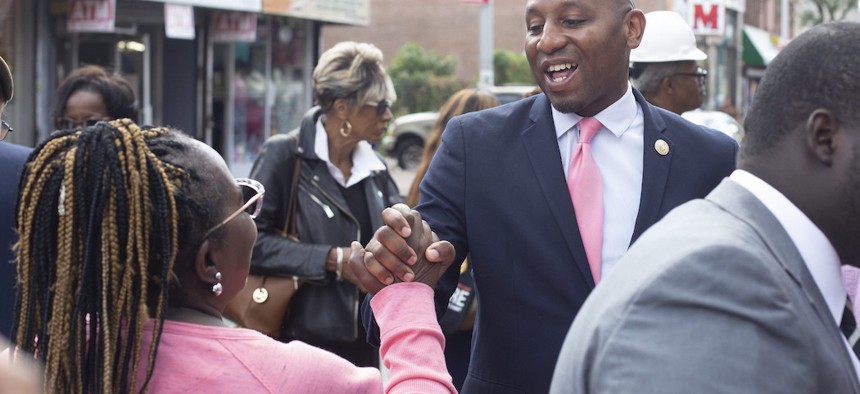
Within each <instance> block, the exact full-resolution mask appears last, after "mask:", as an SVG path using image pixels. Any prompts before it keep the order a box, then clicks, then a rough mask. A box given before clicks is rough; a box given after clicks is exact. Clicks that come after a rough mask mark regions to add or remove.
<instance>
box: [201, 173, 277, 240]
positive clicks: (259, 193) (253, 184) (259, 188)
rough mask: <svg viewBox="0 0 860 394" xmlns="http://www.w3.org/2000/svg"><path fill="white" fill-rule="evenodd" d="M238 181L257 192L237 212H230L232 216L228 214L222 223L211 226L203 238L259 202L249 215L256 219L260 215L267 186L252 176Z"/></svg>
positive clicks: (237, 179)
mask: <svg viewBox="0 0 860 394" xmlns="http://www.w3.org/2000/svg"><path fill="white" fill-rule="evenodd" d="M236 183H237V184H238V185H239V186H247V187H250V188H251V189H254V191H256V194H254V195H253V196H252V197H251V198H249V199H248V201H246V202H245V204H243V205H242V206H241V207H239V209H237V210H236V212H233V213H232V214H230V216H227V218H225V219H224V220H222V221H221V222H220V223H218V224H216V225H215V226H214V227H212V228H210V229H209V231H206V235H204V236H203V239H206V238H209V236H210V235H212V233H213V232H215V230H218V229H219V228H221V227H222V226H224V225H225V224H227V223H229V222H230V221H231V220H233V219H234V218H235V217H236V216H239V214H240V213H242V212H245V210H246V209H248V207H250V206H251V204H254V203H256V204H257V206H255V207H254V212H253V213H249V215H251V219H256V218H257V215H259V214H260V211H261V210H262V209H263V195H264V194H266V188H265V186H263V184H262V183H260V182H257V181H255V180H253V179H250V178H236Z"/></svg>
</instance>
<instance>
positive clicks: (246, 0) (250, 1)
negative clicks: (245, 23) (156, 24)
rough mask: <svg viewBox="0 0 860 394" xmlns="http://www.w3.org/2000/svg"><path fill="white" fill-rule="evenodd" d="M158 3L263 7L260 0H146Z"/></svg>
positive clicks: (242, 8) (256, 9) (235, 8)
mask: <svg viewBox="0 0 860 394" xmlns="http://www.w3.org/2000/svg"><path fill="white" fill-rule="evenodd" d="M147 1H156V2H159V3H171V4H185V5H191V6H195V7H206V8H215V9H219V10H232V11H246V12H260V11H262V9H263V3H262V0H230V1H225V0H147Z"/></svg>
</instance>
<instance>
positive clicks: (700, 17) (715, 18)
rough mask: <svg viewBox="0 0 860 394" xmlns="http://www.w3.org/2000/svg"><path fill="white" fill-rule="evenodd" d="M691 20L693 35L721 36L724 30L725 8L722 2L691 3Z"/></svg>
mask: <svg viewBox="0 0 860 394" xmlns="http://www.w3.org/2000/svg"><path fill="white" fill-rule="evenodd" d="M689 4H690V12H689V14H688V15H690V17H691V18H692V20H691V21H690V26H691V27H692V28H693V33H695V34H696V35H700V36H721V35H723V33H724V32H725V28H726V8H725V7H724V6H723V3H722V2H711V1H691V2H690V3H689Z"/></svg>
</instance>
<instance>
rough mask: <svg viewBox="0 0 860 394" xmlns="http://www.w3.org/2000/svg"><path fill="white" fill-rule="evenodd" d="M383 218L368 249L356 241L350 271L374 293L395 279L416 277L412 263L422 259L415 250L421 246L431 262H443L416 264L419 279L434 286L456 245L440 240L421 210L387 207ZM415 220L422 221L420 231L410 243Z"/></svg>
mask: <svg viewBox="0 0 860 394" xmlns="http://www.w3.org/2000/svg"><path fill="white" fill-rule="evenodd" d="M382 218H383V222H384V223H385V226H382V227H380V228H379V230H377V231H376V233H375V234H374V236H373V239H371V241H370V242H368V244H367V250H365V249H363V248H362V247H361V245H360V244H358V243H356V242H354V243H353V246H352V253H351V255H350V260H349V264H348V267H349V270H350V271H351V273H352V274H354V275H355V276H356V277H357V278H358V280H359V281H360V283H361V285H362V286H363V287H364V288H365V289H367V291H368V292H369V293H371V294H375V293H376V292H377V291H379V290H381V289H382V288H383V287H385V286H386V285H389V284H391V283H394V282H395V281H406V282H409V281H412V280H415V278H416V272H415V271H413V265H414V264H416V263H417V262H418V260H419V259H418V257H417V256H419V254H418V253H416V249H418V251H419V252H420V253H421V256H423V257H424V258H426V260H427V261H428V262H430V263H440V264H441V265H440V266H430V267H425V265H424V264H422V265H421V266H419V267H416V269H418V274H420V275H421V276H420V280H421V281H422V282H424V283H427V284H428V285H431V286H435V281H436V280H438V277H439V276H441V273H443V272H444V271H445V269H447V266H450V264H451V263H452V262H453V261H454V256H455V253H454V247H453V246H452V245H451V244H450V243H449V242H447V241H438V238H437V237H436V236H435V234H433V232H432V231H431V230H430V228H429V226H427V225H426V223H425V222H423V220H421V216H420V215H419V214H418V212H416V211H413V210H411V209H409V207H408V206H406V205H404V204H397V205H395V206H393V207H391V208H386V209H385V210H384V211H383V212H382ZM414 223H420V225H421V231H420V232H419V233H418V234H417V235H416V237H412V238H411V239H410V242H407V238H410V237H411V236H412V235H413V234H412V233H413V224H414ZM424 226H427V227H426V228H425V227H424ZM368 252H369V253H368ZM434 277H435V279H434Z"/></svg>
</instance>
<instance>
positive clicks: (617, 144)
mask: <svg viewBox="0 0 860 394" xmlns="http://www.w3.org/2000/svg"><path fill="white" fill-rule="evenodd" d="M525 19H526V24H527V35H526V47H525V49H526V55H527V57H528V59H529V63H530V64H531V67H532V70H533V72H534V75H535V78H536V80H537V82H538V84H539V85H540V87H541V89H542V91H543V94H538V95H535V96H532V97H529V98H527V99H523V100H520V101H518V102H515V103H512V104H509V105H504V106H501V107H496V108H493V109H489V110H485V111H480V112H476V113H472V114H467V115H464V116H460V117H457V118H454V119H452V120H451V121H450V122H449V123H448V126H447V128H446V130H445V132H444V133H443V136H442V145H441V146H440V148H439V150H438V152H437V153H436V157H435V158H434V159H433V161H432V163H431V165H430V168H429V170H428V172H427V175H426V177H425V178H424V181H423V182H422V183H421V203H420V204H419V205H418V207H417V208H416V210H417V211H413V212H410V211H409V210H408V209H405V207H401V206H397V207H396V208H397V209H388V210H386V211H385V212H384V214H383V216H384V218H385V222H386V223H387V224H388V226H387V227H382V228H380V229H379V230H378V231H377V233H376V234H375V236H374V238H373V240H371V241H370V242H369V243H368V245H367V247H366V249H367V250H368V251H369V252H371V253H368V254H366V255H365V259H364V261H363V263H364V264H361V263H355V264H350V266H351V269H352V270H353V272H354V273H356V275H358V276H359V277H360V278H362V284H363V285H364V286H365V288H367V289H368V290H369V291H370V292H374V291H376V290H378V289H379V288H381V287H382V286H384V285H385V284H387V283H391V282H393V281H396V280H410V279H411V276H410V275H409V274H410V269H409V266H410V263H411V262H413V261H415V259H416V257H417V256H419V255H420V256H424V257H426V258H427V259H429V260H431V261H439V260H440V259H441V258H440V257H439V256H449V255H450V253H448V252H449V251H448V250H442V249H440V248H450V245H448V244H447V243H436V244H433V245H430V246H429V247H428V245H427V244H425V245H422V246H421V247H418V248H417V249H415V250H413V249H411V248H409V247H408V245H407V244H406V242H405V240H404V238H403V237H406V236H408V235H409V223H410V222H412V221H414V220H421V219H422V218H423V219H424V220H426V221H427V222H428V223H429V225H430V226H431V228H432V230H433V231H434V232H435V233H436V234H438V237H439V239H441V240H443V241H449V242H450V244H451V245H453V246H454V249H455V251H456V257H455V259H456V260H455V261H461V260H462V259H463V258H464V257H466V255H468V256H469V259H470V262H471V264H472V268H473V276H474V281H475V286H476V288H477V294H478V305H479V308H478V316H477V321H476V323H475V336H474V341H473V348H472V362H471V364H470V367H469V374H468V376H467V377H466V381H465V383H464V386H463V390H462V391H463V392H464V393H489V392H493V393H524V392H529V393H545V392H547V391H548V390H549V385H550V381H551V378H552V373H553V368H554V366H555V362H556V358H557V356H558V353H559V349H560V347H561V344H562V342H563V340H564V338H565V334H566V333H567V330H568V328H569V327H570V324H571V322H572V321H573V318H574V316H575V315H576V313H577V311H578V310H579V308H580V306H581V305H582V303H583V302H584V301H585V299H586V297H587V296H588V294H589V293H590V292H591V291H592V289H593V288H594V286H595V278H597V280H598V282H599V278H600V277H601V275H606V274H607V273H609V271H610V270H611V268H612V266H613V265H614V264H615V263H616V262H617V260H618V259H619V258H620V257H621V255H622V254H623V253H625V252H626V250H627V248H628V247H629V246H630V244H631V243H632V242H633V241H635V240H636V238H637V237H639V235H640V234H642V232H643V231H644V230H645V229H647V228H648V227H649V226H650V225H652V224H653V223H654V222H656V221H657V220H658V219H660V218H661V217H663V216H664V215H665V214H666V213H667V212H668V211H669V210H671V209H672V208H674V207H676V206H678V205H680V204H681V203H683V202H686V201H689V200H691V199H694V198H701V197H704V196H705V195H706V194H707V193H708V192H710V191H711V189H713V188H714V187H715V186H716V185H717V184H718V183H719V182H720V180H721V179H722V178H723V177H724V176H726V175H728V174H729V173H731V171H732V170H733V169H734V164H735V161H734V160H735V153H736V151H737V144H736V143H735V142H733V141H732V140H730V139H729V138H728V137H726V136H725V135H723V134H721V133H719V132H717V131H714V130H710V129H704V128H702V127H699V126H696V125H693V124H692V123H689V122H687V121H685V120H684V119H682V118H681V117H679V116H677V115H675V114H673V113H670V112H668V111H665V110H662V109H659V108H656V107H654V106H652V105H650V104H648V103H647V102H646V101H645V100H644V99H643V97H642V95H641V94H639V92H638V91H636V90H635V89H633V88H631V86H630V85H629V83H628V80H627V75H628V60H629V55H630V50H631V49H632V48H636V47H637V46H638V45H639V42H640V40H641V38H642V32H643V30H644V27H645V18H644V15H643V13H642V11H640V10H638V9H635V8H634V6H633V4H632V2H630V1H628V0H530V1H529V2H528V5H527V7H526V18H525ZM585 117H593V118H595V119H597V120H598V121H599V122H600V128H599V129H598V131H597V134H596V136H595V137H594V138H593V139H592V140H591V152H592V155H593V158H594V162H596V163H597V165H598V167H599V170H600V171H599V172H600V174H599V175H600V177H601V179H602V204H603V212H602V213H603V214H602V231H600V234H597V235H598V236H600V237H601V239H602V247H601V248H600V252H601V253H600V254H599V256H601V257H600V258H599V259H598V261H597V263H598V264H599V267H600V269H599V270H594V271H593V270H592V269H591V268H590V265H589V260H588V258H587V257H586V251H585V247H584V244H583V241H582V234H581V233H580V230H579V227H578V225H577V216H576V214H575V209H574V205H573V204H572V198H571V193H570V190H569V188H568V180H569V179H568V178H571V177H570V176H568V175H567V174H568V170H569V169H570V166H572V163H571V157H572V156H573V153H572V151H573V150H574V149H575V148H577V143H578V142H579V132H580V130H579V121H580V120H582V119H583V118H585ZM571 190H572V189H571ZM592 212H593V211H592ZM419 213H420V214H419ZM582 216H583V217H584V216H585V215H582ZM407 219H408V220H407ZM395 229H396V230H397V231H395ZM591 235H594V234H591ZM425 248H427V250H426V251H425V250H423V249H425ZM416 251H417V252H418V253H420V254H416ZM455 266H456V264H455ZM595 266H597V265H595ZM456 283H457V272H456V270H450V271H449V272H447V273H446V275H445V276H444V277H443V279H442V280H440V282H439V288H438V289H437V292H438V295H439V298H440V299H444V300H447V299H448V297H449V296H450V295H451V293H452V292H453V290H454V286H456Z"/></svg>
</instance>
